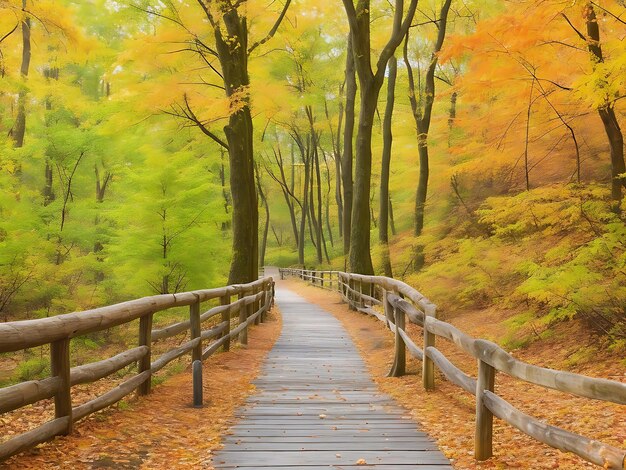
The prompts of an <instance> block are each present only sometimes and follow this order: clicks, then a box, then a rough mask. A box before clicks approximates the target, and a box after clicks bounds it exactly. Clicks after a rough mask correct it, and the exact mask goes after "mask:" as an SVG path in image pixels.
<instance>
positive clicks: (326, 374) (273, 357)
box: [213, 289, 452, 470]
mask: <svg viewBox="0 0 626 470" xmlns="http://www.w3.org/2000/svg"><path fill="white" fill-rule="evenodd" d="M277 302H278V304H279V305H280V309H281V312H282V315H283V332H282V335H281V336H280V338H279V339H278V341H277V343H276V345H275V346H274V349H273V350H272V351H271V352H270V354H269V357H268V359H267V362H266V363H265V366H264V369H263V371H262V373H261V375H260V377H259V378H258V379H257V380H256V382H255V385H256V387H257V393H256V394H255V395H254V396H252V397H250V398H249V400H248V402H247V404H246V405H245V406H244V407H243V408H242V409H240V410H239V412H238V416H239V417H240V418H241V419H240V420H239V421H238V422H237V424H236V425H235V426H233V427H232V428H231V430H230V431H229V432H228V433H227V435H226V436H225V438H224V444H225V446H224V448H223V449H222V450H220V451H218V452H216V454H215V456H214V459H213V465H214V466H215V467H216V468H219V469H234V468H238V469H242V470H251V469H265V468H276V469H281V470H291V469H296V468H305V469H309V470H311V469H329V468H335V469H357V468H375V469H377V470H392V469H398V470H409V469H415V470H447V469H451V468H452V467H451V466H450V462H449V461H448V460H447V459H446V458H445V457H444V456H443V454H442V453H441V452H440V451H439V450H438V449H437V447H436V445H435V444H434V442H433V441H432V440H431V439H430V438H429V437H428V436H427V435H426V434H424V433H423V432H421V431H419V430H418V428H417V425H416V423H415V422H414V421H412V420H411V419H410V417H409V416H408V415H407V413H406V411H405V410H404V409H402V408H401V407H400V406H398V405H397V404H396V403H395V402H394V401H393V400H392V399H391V398H390V397H389V396H387V395H384V394H381V393H380V392H379V391H378V390H377V388H376V386H375V384H374V383H373V382H372V380H371V378H370V376H369V373H368V371H367V369H366V367H365V364H364V363H363V361H362V359H361V357H360V356H359V354H358V352H357V350H356V348H355V346H354V343H353V342H352V340H351V339H350V337H349V336H348V333H347V332H346V331H345V330H344V328H343V327H342V326H341V324H340V323H339V322H338V321H337V320H336V319H335V318H334V317H333V316H332V315H330V314H329V313H327V312H325V311H324V310H322V309H321V308H320V307H318V306H316V305H312V304H309V303H307V302H306V301H305V300H304V299H303V298H302V297H299V296H298V295H296V294H294V293H292V292H290V291H288V290H285V289H278V291H277Z"/></svg>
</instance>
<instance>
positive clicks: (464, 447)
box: [282, 280, 626, 470]
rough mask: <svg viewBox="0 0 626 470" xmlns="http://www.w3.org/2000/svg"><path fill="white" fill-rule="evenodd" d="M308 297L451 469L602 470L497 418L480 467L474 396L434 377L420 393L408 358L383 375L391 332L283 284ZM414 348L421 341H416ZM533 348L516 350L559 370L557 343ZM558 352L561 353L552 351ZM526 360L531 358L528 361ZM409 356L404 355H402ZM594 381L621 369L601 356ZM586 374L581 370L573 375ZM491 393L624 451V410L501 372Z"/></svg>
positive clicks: (454, 354) (458, 360) (479, 333)
mask: <svg viewBox="0 0 626 470" xmlns="http://www.w3.org/2000/svg"><path fill="white" fill-rule="evenodd" d="M282 285H283V286H284V287H287V288H289V289H291V290H293V291H294V292H297V293H298V294H300V295H301V296H303V297H304V298H306V299H307V300H309V301H310V302H313V303H317V304H318V305H320V306H322V307H323V308H324V309H326V310H327V311H329V312H330V313H332V314H333V315H335V317H337V318H338V319H339V320H340V321H341V322H342V324H343V325H344V327H345V328H346V329H347V330H348V332H349V333H350V335H351V337H352V339H353V341H354V342H355V343H356V345H357V347H358V348H359V350H360V352H361V355H362V357H363V358H364V360H365V361H366V363H367V365H368V367H369V369H370V371H371V373H372V376H373V378H374V380H375V381H376V383H377V384H378V385H379V387H380V388H381V390H382V391H384V392H386V393H388V394H389V395H391V396H393V397H394V398H395V399H396V400H398V402H399V403H400V404H402V405H403V406H404V407H406V408H407V409H408V410H410V412H411V414H412V415H413V417H414V418H415V420H416V421H418V422H419V423H420V424H421V425H422V427H423V429H424V431H426V432H427V433H429V434H430V435H431V437H433V438H434V439H435V440H436V441H437V444H438V445H439V447H440V448H441V450H442V451H443V452H444V453H445V455H446V457H448V458H450V459H451V461H452V463H453V466H454V468H456V469H481V470H482V469H509V468H521V469H526V470H535V469H555V468H559V469H565V470H581V469H585V468H590V469H591V468H599V467H597V466H595V465H593V464H590V463H588V462H586V461H584V460H582V459H580V458H578V457H577V456H576V455H574V454H571V453H565V452H561V451H559V450H557V449H554V448H552V447H549V446H547V445H544V444H542V443H540V442H538V441H536V440H534V439H533V438H531V437H529V436H526V435H524V434H523V433H521V432H519V431H517V430H516V429H515V428H513V427H511V426H509V425H508V424H506V423H504V422H502V421H500V420H498V419H496V420H495V421H494V454H495V455H494V457H493V458H491V459H489V460H487V461H485V462H482V463H478V462H476V461H475V460H474V456H473V454H474V452H473V449H474V412H475V410H474V409H475V401H474V397H473V396H471V395H470V394H468V393H466V392H464V391H463V390H461V389H460V388H458V387H456V386H454V385H452V384H451V383H450V382H447V381H446V380H445V378H444V377H443V376H442V375H441V374H439V373H437V375H436V379H435V382H436V390H435V391H434V392H425V391H424V390H423V388H422V384H421V362H418V361H416V360H414V359H413V358H409V359H408V364H407V368H408V373H409V375H407V376H405V377H400V378H390V377H385V376H386V374H387V372H388V371H389V369H390V366H391V363H392V359H393V335H392V334H391V332H390V331H389V330H387V329H386V328H385V326H384V325H383V324H382V323H381V322H379V321H378V320H377V319H375V318H373V317H369V316H367V315H363V314H360V313H357V312H352V311H350V310H348V308H347V305H346V304H343V303H342V302H341V299H340V297H339V295H338V294H336V293H334V292H329V291H324V290H322V289H320V288H317V287H312V286H308V285H306V284H304V283H303V282H301V281H296V280H287V281H284V283H283V284H282ZM453 323H454V324H456V325H458V326H459V327H461V329H463V330H465V331H466V332H467V333H469V334H471V335H474V336H475V337H485V336H486V335H489V334H490V333H493V332H492V331H488V329H490V328H491V329H493V322H489V321H487V320H486V319H476V318H469V317H468V318H455V320H454V321H453ZM409 332H410V334H411V337H413V338H415V339H419V338H420V337H421V328H418V327H416V326H415V325H410V326H409ZM417 343H418V344H419V341H417ZM437 347H438V348H439V349H440V350H441V351H442V352H443V353H444V354H445V355H446V356H447V357H448V358H449V359H450V360H451V361H452V362H453V363H454V364H456V365H457V366H458V367H460V368H461V369H463V370H465V371H466V372H467V373H470V374H472V375H474V376H476V364H475V360H474V359H473V358H471V357H470V356H468V355H466V354H464V353H463V352H461V351H459V350H458V349H456V347H455V346H454V345H452V344H451V343H449V342H447V341H445V340H439V341H438V342H437ZM538 348H541V346H540V345H539V346H536V347H534V348H532V350H530V351H524V350H521V351H516V352H515V355H516V356H517V357H518V358H519V359H521V360H525V361H528V362H532V361H533V359H535V358H539V361H538V362H539V363H542V362H543V365H546V364H545V362H544V361H543V359H544V358H545V357H548V356H550V355H551V356H552V361H553V363H551V364H550V366H552V367H559V368H560V367H561V364H560V363H559V361H558V360H557V359H556V358H554V356H555V353H554V351H555V349H554V345H545V348H549V350H546V351H541V350H540V349H538ZM557 351H558V349H557ZM525 355H529V356H530V357H525ZM407 356H408V355H407ZM594 365H595V372H596V375H598V376H603V375H602V374H604V376H606V378H613V379H615V377H620V378H624V377H623V374H624V370H623V367H622V366H621V365H619V363H616V362H615V360H614V359H613V360H610V359H606V360H605V359H604V358H602V359H600V358H599V360H598V362H596V363H595V364H594ZM574 372H582V373H587V371H586V370H584V368H583V370H581V371H575V370H574ZM496 392H497V393H498V394H499V395H501V396H502V397H503V398H504V399H506V400H507V401H509V402H511V403H512V404H513V405H514V406H516V407H517V408H519V409H521V410H522V411H524V412H525V413H527V414H529V415H531V416H535V417H537V418H539V419H541V420H543V421H546V422H548V423H549V424H552V425H555V426H559V427H562V428H564V429H566V430H568V431H572V432H576V433H578V434H581V435H583V436H587V437H590V438H592V439H597V440H599V441H601V442H604V443H606V444H611V445H613V446H616V447H618V448H622V449H623V448H625V447H626V413H624V407H623V406H620V405H616V404H612V403H605V402H599V401H595V400H589V399H585V398H579V397H574V396H571V395H568V394H565V393H561V392H558V391H553V390H546V389H543V388H540V387H536V386H533V385H529V384H526V383H525V382H521V381H518V380H515V379H511V378H510V377H507V376H505V375H504V374H498V375H497V377H496Z"/></svg>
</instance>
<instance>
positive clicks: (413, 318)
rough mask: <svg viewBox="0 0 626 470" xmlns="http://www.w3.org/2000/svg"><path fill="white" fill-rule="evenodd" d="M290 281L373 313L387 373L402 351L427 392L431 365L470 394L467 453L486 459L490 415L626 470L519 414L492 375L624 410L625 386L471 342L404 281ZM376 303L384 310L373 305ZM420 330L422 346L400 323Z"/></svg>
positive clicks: (299, 274) (402, 362)
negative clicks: (472, 362) (461, 355)
mask: <svg viewBox="0 0 626 470" xmlns="http://www.w3.org/2000/svg"><path fill="white" fill-rule="evenodd" d="M288 276H291V277H296V278H299V279H302V280H304V281H308V282H310V283H312V284H313V285H317V286H319V287H323V288H327V289H331V290H336V291H337V292H339V293H340V294H341V297H342V299H343V300H344V302H346V303H348V305H349V307H350V308H351V309H353V310H358V311H360V312H362V313H366V314H368V315H372V316H374V317H376V318H378V319H379V320H381V321H382V322H384V323H385V324H386V326H387V327H388V328H389V329H390V330H391V331H392V332H393V333H394V334H395V354H394V362H393V366H392V369H391V372H390V375H392V376H395V377H397V376H401V375H404V373H405V368H406V352H407V351H408V352H409V354H410V355H411V356H413V357H414V358H416V359H418V360H420V361H422V380H423V386H424V388H425V389H426V390H433V389H434V387H435V375H434V371H435V367H437V368H438V369H439V370H440V371H441V373H442V374H443V375H444V376H445V377H446V379H448V380H449V381H450V382H452V383H453V384H455V385H457V386H458V387H460V388H462V389H463V390H465V391H466V392H468V393H470V394H472V395H474V396H475V397H476V428H475V440H474V455H475V457H476V459H477V460H486V459H488V458H490V457H491V456H492V455H493V450H492V445H493V444H492V443H493V433H492V427H493V417H494V416H496V417H498V418H500V419H501V420H503V421H505V422H506V423H508V424H510V425H511V426H514V427H516V428H517V429H519V430H520V431H522V432H524V433H525V434H527V435H529V436H531V437H533V438H535V439H537V440H539V441H541V442H543V443H545V444H548V445H550V446H552V447H555V448H557V449H560V450H563V451H568V452H573V453H575V454H577V455H579V456H580V457H582V458H583V459H585V460H587V461H588V462H592V463H594V464H596V465H599V466H602V467H604V468H609V469H615V470H617V469H619V470H624V469H626V451H625V450H623V449H619V448H617V447H614V446H610V445H608V444H603V443H602V442H599V441H596V440H593V439H589V438H587V437H585V436H581V435H578V434H575V433H572V432H569V431H566V430H564V429H561V428H558V427H555V426H551V425H548V424H546V423H543V422H541V421H540V420H538V419H536V418H534V417H532V416H529V415H526V414H524V413H522V412H521V411H520V410H518V409H516V408H515V407H514V406H513V405H511V404H510V403H508V402H507V401H506V400H504V399H503V398H501V397H499V396H498V395H496V393H495V392H494V385H495V378H496V372H503V373H505V374H507V375H509V376H511V377H514V378H516V379H519V380H523V381H525V382H528V383H531V384H534V385H538V386H541V387H545V388H551V389H555V390H559V391H562V392H566V393H571V394H574V395H578V396H581V397H586V398H592V399H596V400H603V401H608V402H613V403H618V404H621V405H626V384H624V383H621V382H617V381H614V380H607V379H598V378H592V377H587V376H584V375H579V374H573V373H570V372H565V371H560V370H553V369H547V368H543V367H538V366H534V365H531V364H527V363H525V362H522V361H519V360H517V359H515V358H514V357H513V356H511V355H510V354H509V353H507V352H506V351H505V350H504V349H502V348H501V347H500V346H498V345H497V344H495V343H492V342H491V341H486V340H483V339H475V338H472V337H470V336H469V335H467V334H465V333H463V332H462V331H460V330H458V329H457V328H455V327H454V326H452V325H450V324H449V323H446V322H444V321H441V320H438V319H437V315H436V311H437V309H436V306H435V305H434V304H433V303H432V302H431V301H430V300H428V299H427V298H426V297H424V296H423V295H422V294H421V293H419V292H418V291H417V290H415V289H413V288H412V287H411V286H409V285H407V284H405V283H404V282H401V281H398V280H395V279H392V278H388V277H383V276H363V275H359V274H351V273H345V272H342V271H314V270H305V269H293V268H285V269H281V270H280V277H281V279H285V278H286V277H288ZM376 306H382V308H383V312H384V313H382V314H381V313H380V312H378V311H377V310H376V309H375V308H374V307H376ZM407 318H408V320H409V321H410V322H411V323H413V324H416V325H418V326H420V327H422V330H423V335H422V338H420V342H421V345H418V344H416V342H415V341H414V340H412V339H411V338H410V337H409V334H408V332H407V331H406V328H405V325H406V319H407ZM436 337H440V338H445V339H447V340H449V341H451V342H452V343H454V344H455V345H456V346H457V347H459V348H460V349H462V350H463V351H465V352H466V353H467V354H469V355H471V356H473V357H474V358H476V359H477V361H478V377H476V378H474V377H471V376H469V375H467V374H466V373H465V372H463V371H462V370H460V369H459V368H457V367H456V366H455V365H454V364H453V363H452V362H450V361H449V360H448V359H447V358H446V357H445V355H444V354H443V353H442V352H441V351H439V350H438V349H437V348H436V347H435V338H436Z"/></svg>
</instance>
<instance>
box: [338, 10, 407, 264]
mask: <svg viewBox="0 0 626 470" xmlns="http://www.w3.org/2000/svg"><path fill="white" fill-rule="evenodd" d="M343 5H344V8H345V10H346V15H347V17H348V22H349V23H350V35H351V37H352V48H353V50H354V53H353V57H354V68H355V70H356V73H357V76H358V79H359V88H360V98H361V111H360V114H359V125H358V131H357V139H356V163H355V177H354V201H353V204H352V221H351V230H350V256H349V258H350V270H351V271H352V272H356V273H360V274H373V273H374V268H373V266H372V257H371V253H370V187H371V176H372V127H373V125H374V116H375V114H376V105H377V103H378V94H379V92H380V88H381V86H382V84H383V81H384V78H385V70H386V68H387V62H388V61H389V59H390V58H391V56H392V55H393V54H394V52H395V50H396V48H397V47H398V46H399V45H400V43H401V42H402V38H403V37H404V36H405V35H406V34H407V31H408V30H409V27H410V25H411V21H412V20H413V15H414V14H415V9H416V7H417V0H411V2H410V5H409V8H408V10H407V14H406V17H405V15H404V8H403V7H404V2H403V1H402V0H396V2H395V11H394V18H393V28H392V33H391V35H390V37H389V41H388V42H387V44H386V45H385V46H384V47H383V49H382V51H381V53H380V56H379V57H378V59H377V61H376V68H375V70H372V57H371V44H370V18H371V11H370V1H369V0H360V1H359V2H358V4H357V6H356V8H355V6H354V3H353V1H352V0H343Z"/></svg>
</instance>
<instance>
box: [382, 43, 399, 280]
mask: <svg viewBox="0 0 626 470" xmlns="http://www.w3.org/2000/svg"><path fill="white" fill-rule="evenodd" d="M397 76H398V60H397V59H396V56H395V55H393V56H391V57H390V58H389V73H388V77H387V105H386V107H385V117H384V119H383V155H382V166H381V171H380V214H379V221H378V239H379V241H380V244H381V245H382V250H383V253H382V256H383V259H382V262H383V271H384V272H385V276H388V277H392V276H393V272H392V269H391V259H390V256H389V207H390V206H391V199H390V197H389V173H390V170H391V145H392V143H393V133H392V130H391V121H392V118H393V108H394V104H395V96H396V77H397Z"/></svg>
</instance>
